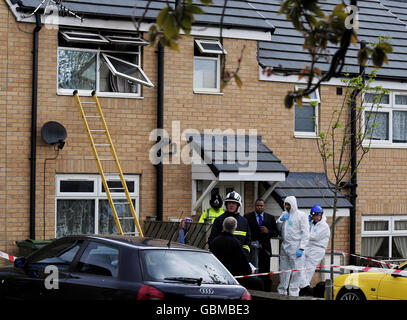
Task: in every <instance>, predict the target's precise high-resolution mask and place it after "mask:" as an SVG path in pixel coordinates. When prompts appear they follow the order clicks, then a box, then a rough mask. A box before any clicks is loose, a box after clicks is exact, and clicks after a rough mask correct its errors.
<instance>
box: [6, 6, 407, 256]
mask: <svg viewBox="0 0 407 320" xmlns="http://www.w3.org/2000/svg"><path fill="white" fill-rule="evenodd" d="M95 3H96V2H95ZM216 3H217V2H216ZM332 3H333V1H328V2H327V4H326V5H324V6H325V7H326V8H330V7H332ZM39 4H40V1H31V0H23V1H13V0H5V1H1V2H0V19H1V21H2V24H1V27H0V28H1V30H0V46H1V50H0V56H1V57H2V61H3V63H2V64H1V66H0V68H1V72H0V93H1V95H2V99H1V100H0V106H1V108H2V110H3V114H4V115H5V116H4V117H3V118H2V120H1V126H0V134H1V139H0V150H1V151H0V155H1V156H0V164H1V169H2V170H1V173H0V178H1V179H2V182H3V183H2V184H1V185H2V191H3V192H2V193H1V195H0V203H1V207H0V250H2V251H6V252H9V253H16V247H15V241H16V240H22V239H26V238H29V237H30V238H36V239H49V238H54V237H57V236H61V235H64V234H70V233H79V232H80V233H110V232H113V231H114V225H113V224H112V221H111V218H109V217H108V216H107V215H108V211H109V210H108V203H107V200H106V196H105V194H104V192H103V189H102V187H101V181H100V177H99V174H98V171H97V167H96V163H95V160H94V158H93V155H92V152H91V149H90V145H89V142H88V138H87V136H86V132H85V130H84V125H83V122H82V120H81V117H80V113H79V111H78V107H77V106H76V104H75V101H74V99H73V97H72V91H73V90H74V89H78V90H79V92H80V94H81V95H82V96H86V95H87V96H90V92H91V91H92V90H96V92H97V94H98V97H99V99H100V101H101V105H102V107H103V111H104V114H105V118H106V120H107V122H108V125H109V130H110V132H111V134H112V137H113V140H114V143H115V147H116V150H117V153H118V156H119V158H120V163H121V166H122V169H123V172H124V174H125V176H126V179H127V181H128V185H129V186H130V187H129V189H130V191H131V194H132V198H133V199H134V204H135V207H136V212H137V214H138V216H139V220H140V221H141V222H143V221H144V220H145V219H147V217H156V218H157V219H163V220H167V219H171V218H180V217H182V216H191V217H193V218H194V220H197V219H198V218H199V214H200V212H201V210H202V209H205V208H207V206H208V202H209V197H210V194H211V192H213V191H214V190H217V191H219V192H220V193H221V195H223V196H224V195H225V194H226V192H228V191H229V190H232V189H233V190H236V191H238V192H239V193H241V194H242V196H243V200H244V211H245V212H248V211H249V210H253V202H254V200H255V198H257V197H260V196H262V197H265V198H266V202H267V210H268V211H269V212H271V213H272V214H274V215H276V216H278V215H279V214H280V213H281V211H282V207H281V199H282V197H283V196H284V195H287V194H293V195H296V196H297V197H298V198H299V202H300V208H302V209H304V210H309V208H310V207H311V206H312V204H311V201H312V200H310V199H313V200H315V201H318V202H321V201H322V200H324V201H327V199H329V198H330V197H329V196H325V197H323V199H322V197H321V194H320V191H315V190H317V189H321V188H325V187H326V186H315V184H318V183H317V182H318V181H317V180H316V179H315V177H321V173H322V172H323V168H322V163H321V159H320V156H319V154H318V150H317V146H316V141H315V139H316V135H315V127H314V124H313V123H312V121H311V120H312V117H313V116H317V123H319V124H323V123H326V122H327V121H328V117H329V116H330V114H331V112H332V110H333V108H335V106H336V105H338V104H339V103H341V102H342V99H343V96H340V95H338V93H339V92H340V91H339V90H337V88H340V87H341V86H342V84H341V82H340V81H339V80H335V81H331V82H330V83H326V84H324V85H323V86H321V88H320V89H319V90H318V92H317V93H316V95H315V96H313V97H311V99H314V100H317V102H318V108H317V109H316V110H317V111H316V112H317V114H310V109H309V108H307V107H305V108H303V109H301V110H300V109H298V108H292V109H290V110H288V109H286V108H285V107H284V103H283V99H284V96H285V93H286V92H287V91H288V90H290V89H292V88H293V87H294V86H295V85H301V83H300V82H299V81H298V78H297V76H295V75H294V74H295V72H298V70H300V69H301V68H302V67H303V65H304V63H305V62H306V60H307V59H306V55H304V54H303V53H301V52H302V49H301V38H300V36H299V35H298V34H296V33H295V32H294V31H293V30H292V28H291V27H290V23H289V22H287V21H285V20H284V17H282V16H278V15H277V11H278V8H279V1H275V0H269V1H266V0H263V1H260V0H257V1H253V2H252V1H251V2H245V1H236V2H233V3H231V4H230V8H229V7H228V10H226V13H225V14H226V16H225V20H224V26H225V27H224V29H223V41H222V43H221V42H220V41H219V31H220V30H219V28H218V27H217V26H218V24H219V21H220V13H221V12H222V6H223V2H222V3H219V4H218V5H215V6H214V7H213V8H211V9H210V10H208V14H204V15H201V16H199V17H198V19H197V27H196V29H193V31H192V33H191V36H190V37H184V38H183V39H182V40H180V42H179V47H180V50H179V52H176V51H171V50H169V49H167V48H165V49H164V53H163V52H162V51H161V53H160V50H158V48H157V47H150V46H148V45H145V43H144V42H143V41H142V39H143V35H144V37H145V38H146V36H145V33H146V32H147V31H148V27H149V24H148V23H149V22H150V21H151V19H152V18H154V17H155V16H156V14H157V12H158V9H160V8H162V7H163V6H164V5H165V2H161V1H154V2H153V4H154V5H152V6H151V7H150V9H149V11H148V12H147V14H146V16H145V22H143V23H142V24H141V26H140V30H139V31H140V32H141V37H140V34H137V33H136V28H135V25H134V23H133V21H132V16H133V15H134V10H133V6H134V4H133V1H125V0H123V1H97V4H93V2H92V1H63V5H64V6H65V8H66V9H69V10H71V11H72V12H74V13H75V14H77V15H79V16H81V17H83V18H84V19H83V21H80V20H79V19H78V18H76V17H75V16H73V15H71V14H67V15H62V14H60V15H59V16H57V17H56V18H57V21H56V22H55V21H54V20H52V19H51V17H52V16H53V15H52V14H50V15H48V16H44V15H42V13H43V8H40V9H39V10H38V11H37V13H40V14H34V15H30V13H32V12H33V11H34V10H35V9H36V8H37V6H38V5H39ZM144 5H145V3H144ZM386 5H388V3H387V2H386V3H384V2H383V3H381V2H380V3H379V2H378V1H363V2H362V4H361V13H360V21H361V29H360V32H359V34H360V35H361V38H365V40H371V39H372V38H374V37H376V33H377V30H383V35H387V34H392V35H393V39H392V43H393V45H395V44H397V45H395V54H393V55H390V64H389V66H388V67H386V68H383V69H382V70H381V71H380V72H379V80H380V81H381V83H382V84H383V86H386V87H387V88H389V89H392V90H394V91H392V93H391V95H390V96H389V103H388V104H387V105H386V108H384V109H383V112H384V113H383V114H381V115H382V116H383V124H384V126H386V128H387V129H388V130H387V131H386V130H385V132H384V133H382V132H381V133H380V134H383V136H379V137H378V139H377V144H376V145H375V146H374V148H373V149H372V150H371V152H370V153H369V154H368V156H367V158H366V159H364V162H363V164H362V167H361V168H360V171H359V174H358V188H357V195H358V197H357V203H356V211H355V212H352V210H351V207H352V206H351V205H350V203H349V201H348V200H347V199H346V198H345V196H343V195H341V199H342V200H341V201H342V202H341V204H340V212H339V215H340V216H342V217H343V219H342V221H341V223H340V224H339V225H338V227H337V242H336V247H335V249H336V250H342V251H344V252H349V251H350V242H351V240H350V239H351V238H352V237H350V231H349V230H355V232H354V235H353V236H354V242H355V243H354V245H355V249H354V250H355V252H357V253H360V252H362V253H364V254H368V253H369V255H373V256H377V255H382V256H394V257H401V256H403V257H406V254H405V247H406V243H407V238H406V235H407V230H406V229H407V227H405V224H406V222H405V221H407V196H406V195H405V192H403V190H405V188H406V186H405V182H404V179H402V177H403V172H405V171H406V170H405V169H406V162H405V161H404V159H405V157H406V155H405V152H406V145H407V141H406V145H404V144H403V142H399V141H393V140H392V139H391V138H390V137H392V135H391V134H390V133H389V132H393V133H394V132H395V131H396V130H395V128H393V127H392V126H391V125H390V121H393V119H396V117H398V118H400V119H402V118H403V113H402V112H403V108H402V104H399V103H397V101H399V102H400V101H401V102H403V101H404V98H403V97H405V96H403V91H405V90H407V87H406V86H405V84H404V83H403V79H404V80H405V76H404V78H403V68H405V67H404V66H405V64H403V60H404V58H405V57H406V53H404V52H405V49H403V44H404V42H405V41H406V40H407V32H405V30H404V28H406V24H405V22H403V20H402V19H401V18H400V19H397V18H396V17H395V16H394V14H392V13H391V12H390V9H389V7H386ZM399 5H400V6H402V5H403V4H402V3H399ZM139 6H140V8H143V7H142V6H143V3H141V2H140V3H139ZM395 11H396V13H397V11H399V10H397V9H396V10H395ZM48 12H49V11H48ZM65 12H66V10H65ZM136 15H140V11H136ZM373 15H374V16H375V17H380V19H381V20H380V23H371V22H369V21H370V20H371V18H372V16H373ZM53 17H54V18H55V15H54V16H53ZM38 18H40V19H42V20H41V21H40V20H36V19H38ZM149 19H150V20H149ZM40 22H42V23H40ZM378 24H380V27H379V26H378ZM401 29H403V31H400V30H401ZM392 30H394V31H392ZM33 35H34V36H33ZM36 35H37V36H38V38H37V40H38V41H37V46H38V47H37V48H38V50H36V47H35V43H36V40H35V39H36V38H35V37H36ZM243 46H245V51H244V55H243V61H242V66H241V70H240V73H239V75H240V76H241V79H242V81H243V87H242V88H241V89H240V88H239V87H238V86H237V85H236V84H235V83H234V82H231V83H230V84H228V86H227V87H226V88H225V89H223V90H221V89H220V85H219V67H220V59H221V58H220V56H221V54H220V53H225V52H226V53H227V60H226V62H227V68H229V69H234V68H235V67H236V65H237V59H238V58H239V56H240V52H241V50H242V48H243ZM403 50H404V51H403ZM33 52H38V70H37V74H36V72H35V63H33ZM355 52H356V51H355V49H353V50H351V52H350V54H351V56H350V59H349V61H347V63H348V68H349V69H348V72H352V73H355V74H356V73H357V72H358V71H357V70H358V67H357V65H356V60H355V59H354V58H352V56H353V57H354V56H355ZM160 54H163V55H164V56H161V57H163V61H164V64H163V69H160V67H159V60H160V58H159V56H160ZM262 66H273V67H274V69H275V73H274V74H273V75H272V76H271V77H266V76H265V75H264V74H263V73H262V68H261V67H262ZM120 67H122V68H124V69H121V70H122V72H119V69H120ZM323 67H324V66H322V67H321V69H323ZM132 68H133V69H136V70H137V71H134V70H133V69H132ZM130 69H131V70H133V71H129V70H130ZM123 70H124V71H123ZM161 70H164V72H160V71H161ZM123 72H124V73H125V74H126V77H123V76H122V75H121V73H123ZM35 79H37V80H35ZM128 79H130V81H127V80H128ZM405 92H407V91H405ZM33 93H34V94H33ZM35 93H36V94H37V96H35ZM34 101H37V103H36V104H37V106H36V114H35V121H34V123H33V124H32V119H34V118H33V111H32V110H33V105H34ZM160 101H162V104H161V106H162V109H160V110H161V111H158V109H159V106H158V105H159V104H160ZM306 102H307V101H304V104H305V105H306ZM393 109H394V110H393ZM160 112H162V114H163V118H162V119H161V122H162V124H163V126H162V128H163V129H165V131H166V132H168V134H169V137H170V138H171V144H170V145H169V148H167V149H165V150H166V151H167V153H166V158H165V161H167V162H164V164H163V165H162V166H160V165H155V164H154V163H153V161H152V160H151V155H154V154H153V153H152V152H151V150H153V148H154V146H156V141H155V138H154V137H153V136H151V133H152V132H153V130H155V129H157V127H160ZM302 112H303V113H302ZM311 113H312V112H311ZM386 120H387V121H388V122H386ZM49 121H56V122H58V123H60V124H62V125H63V126H64V127H65V129H66V131H67V138H66V140H65V145H64V147H63V149H60V150H58V149H56V148H55V146H52V145H49V144H47V143H45V141H44V139H42V136H41V129H42V128H43V126H44V124H45V123H47V122H49ZM310 121H311V122H310ZM399 121H402V120H399ZM33 128H34V129H35V130H34V133H33V132H32V131H33ZM217 129H219V130H222V131H223V134H224V135H225V132H227V136H230V137H232V138H231V140H230V141H232V142H233V143H231V144H230V145H229V144H228V148H227V152H226V155H227V154H228V152H229V153H232V154H235V155H236V154H237V153H238V152H239V151H247V149H245V148H246V147H248V146H250V143H248V142H247V141H249V142H250V141H252V140H250V139H251V138H252V137H253V136H255V139H254V140H253V141H255V142H254V144H255V145H256V151H255V155H256V156H255V157H254V158H253V159H254V160H253V161H254V162H255V170H254V171H251V172H249V174H246V175H244V174H241V173H242V165H241V163H239V161H236V159H234V160H235V162H233V161H232V163H222V161H220V163H216V162H214V161H213V158H209V162H206V163H202V162H199V161H198V162H197V163H195V162H193V163H192V164H191V163H188V161H183V160H184V159H180V157H181V156H182V155H184V156H185V158H186V159H190V160H191V159H195V160H196V159H198V160H199V156H202V154H212V155H213V154H214V152H215V151H217V150H218V149H216V140H215V143H214V144H213V145H210V146H209V147H208V148H206V145H205V146H204V147H202V144H199V143H198V144H197V145H198V147H196V142H197V140H196V139H195V140H194V139H192V140H188V139H186V138H185V139H184V138H183V137H185V136H184V135H183V134H185V133H189V132H190V131H191V132H192V133H199V134H202V135H201V137H211V134H213V133H214V132H215V133H216V132H217V131H216V130H217ZM254 130H256V131H254ZM398 130H399V131H400V130H402V129H401V128H398ZM402 136H403V133H402V132H400V137H401V138H402ZM242 137H243V138H242ZM240 138H242V139H243V140H239V139H240ZM401 140H402V139H401ZM201 141H203V140H201ZM226 141H227V138H226ZM242 141H243V142H242ZM198 142H199V139H198ZM239 143H240V144H239ZM242 144H243V146H244V148H243V149H242V150H239V149H238V148H239V146H242ZM30 145H31V146H33V145H34V146H35V148H34V151H33V150H32V148H30ZM221 145H222V147H221V149H220V150H222V151H225V150H224V149H223V148H224V147H223V140H222V141H221ZM187 146H192V149H193V150H195V153H193V156H190V157H189V156H188V154H189V153H188V150H189V149H187ZM231 146H233V147H231ZM213 147H215V149H211V148H213ZM194 148H195V149H194ZM231 148H232V149H231ZM183 151H185V153H184V154H183V153H182V152H183ZM199 151H200V152H201V153H199ZM245 156H246V157H247V155H245ZM249 158H250V157H249ZM33 159H35V162H34V160H33ZM250 159H251V158H250ZM250 159H249V160H248V161H249V162H248V163H249V164H250V161H251V160H250ZM206 160H208V159H206ZM243 160H244V161H242V162H245V160H247V159H246V158H243ZM223 162H224V161H223ZM33 163H34V164H33ZM106 166H107V167H106V170H107V172H108V171H109V166H108V165H106ZM243 167H244V166H243ZM161 168H162V180H160V177H161V171H160V170H161ZM243 171H244V170H243ZM33 172H34V173H35V174H34V175H33ZM396 173H397V174H398V176H397V180H396V181H397V183H393V182H392V181H394V178H393V176H394V174H396ZM400 175H401V177H400ZM111 180H112V183H114V178H111ZM33 186H34V188H33ZM298 186H305V188H303V190H302V191H301V190H300V191H299V189H301V188H298ZM325 189H326V188H325ZM304 190H308V191H309V192H311V194H307V192H304ZM310 190H311V191H310ZM312 190H314V192H313V191H312ZM118 197H119V198H120V195H118ZM324 203H326V206H327V209H326V213H327V216H328V221H330V218H329V216H330V215H332V212H331V211H332V210H331V211H330V210H329V208H328V207H329V200H328V202H324ZM352 215H353V218H354V219H353V220H352V219H351V218H350V217H351V216H352ZM352 224H353V226H352V227H353V229H352V228H351V225H352ZM386 226H387V229H386V230H385V227H386ZM127 231H128V232H133V231H135V230H134V225H132V224H131V223H130V224H129V225H128V226H127ZM362 239H365V240H362ZM386 245H387V247H386ZM393 252H394V253H393Z"/></svg>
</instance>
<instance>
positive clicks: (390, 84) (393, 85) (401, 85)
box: [259, 66, 407, 91]
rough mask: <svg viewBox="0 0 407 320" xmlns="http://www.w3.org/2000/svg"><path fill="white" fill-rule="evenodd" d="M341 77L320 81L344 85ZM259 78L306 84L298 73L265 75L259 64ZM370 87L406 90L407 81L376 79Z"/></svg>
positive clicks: (329, 84)
mask: <svg viewBox="0 0 407 320" xmlns="http://www.w3.org/2000/svg"><path fill="white" fill-rule="evenodd" d="M342 79H343V78H331V80H329V81H326V82H322V83H321V84H322V85H328V86H345V84H344V83H343V82H342ZM259 80H260V81H271V82H286V83H287V82H288V83H296V84H307V79H306V78H302V79H301V80H299V79H298V75H289V76H281V75H275V74H272V75H271V76H269V77H268V76H267V75H266V74H263V68H262V67H260V66H259ZM316 82H317V80H314V81H313V83H316ZM370 86H371V87H374V86H382V87H383V88H384V89H389V90H402V91H403V90H407V82H397V81H383V80H377V81H374V82H372V83H371V84H370Z"/></svg>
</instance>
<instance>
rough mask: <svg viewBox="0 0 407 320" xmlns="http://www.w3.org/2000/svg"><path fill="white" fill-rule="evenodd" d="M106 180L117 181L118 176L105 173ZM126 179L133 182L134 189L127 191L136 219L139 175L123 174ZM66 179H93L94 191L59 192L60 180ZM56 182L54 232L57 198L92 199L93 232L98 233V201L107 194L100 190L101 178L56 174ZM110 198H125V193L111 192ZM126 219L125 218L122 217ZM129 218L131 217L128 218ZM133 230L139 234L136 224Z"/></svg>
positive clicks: (138, 201) (55, 230)
mask: <svg viewBox="0 0 407 320" xmlns="http://www.w3.org/2000/svg"><path fill="white" fill-rule="evenodd" d="M105 177H106V181H112V180H113V181H117V180H120V178H119V177H118V176H117V175H111V174H110V175H109V174H106V175H105ZM124 178H125V180H126V181H133V182H134V191H133V192H129V194H130V197H131V199H132V200H133V201H134V209H135V211H136V215H137V219H140V212H139V208H140V175H134V174H132V175H130V174H129V175H124ZM66 180H71V181H72V180H76V181H93V183H94V191H93V192H75V193H74V192H61V191H60V182H61V181H66ZM55 184H56V193H55V220H54V234H55V237H56V236H57V218H58V212H57V209H58V205H57V203H58V200H89V201H94V204H95V212H94V213H93V215H94V223H95V229H94V233H95V234H99V214H100V212H99V202H100V200H105V201H107V200H108V198H107V195H106V193H105V192H102V184H103V182H102V178H101V176H100V175H97V174H58V175H56V179H55ZM111 196H112V199H114V200H127V198H126V194H125V193H124V192H120V193H119V192H112V193H111ZM123 219H126V218H123ZM129 219H131V218H129ZM134 232H135V235H136V236H137V235H138V234H139V232H138V230H137V226H136V225H135V226H134Z"/></svg>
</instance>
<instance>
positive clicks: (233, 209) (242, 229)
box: [208, 191, 250, 257]
mask: <svg viewBox="0 0 407 320" xmlns="http://www.w3.org/2000/svg"><path fill="white" fill-rule="evenodd" d="M224 202H225V207H226V212H225V213H224V214H222V215H220V216H219V217H217V218H216V219H215V221H214V222H213V226H212V230H211V234H210V236H209V239H208V244H209V249H210V250H211V244H212V241H213V240H214V239H215V238H216V237H217V236H218V235H219V234H220V233H221V232H222V229H223V220H225V219H226V218H227V217H234V218H235V219H236V221H237V228H236V230H235V231H234V232H233V235H234V237H235V238H236V239H237V240H238V241H239V243H240V245H241V246H242V248H243V249H244V252H245V254H246V255H247V257H249V253H250V229H249V223H248V222H247V220H246V218H244V217H242V216H241V215H240V214H239V208H240V207H241V206H242V198H241V197H240V194H238V193H237V192H236V191H232V192H229V193H228V194H227V195H226V198H225V200H224Z"/></svg>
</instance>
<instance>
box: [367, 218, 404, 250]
mask: <svg viewBox="0 0 407 320" xmlns="http://www.w3.org/2000/svg"><path fill="white" fill-rule="evenodd" d="M400 220H407V215H406V214H403V215H365V216H362V228H361V235H360V238H361V239H362V238H372V237H386V238H388V239H389V243H388V246H389V247H388V251H389V257H392V256H393V252H392V251H393V249H392V244H393V237H400V236H403V237H407V230H395V221H400ZM366 221H387V222H388V226H389V228H388V230H387V231H383V230H377V231H366V230H365V222H366Z"/></svg>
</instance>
